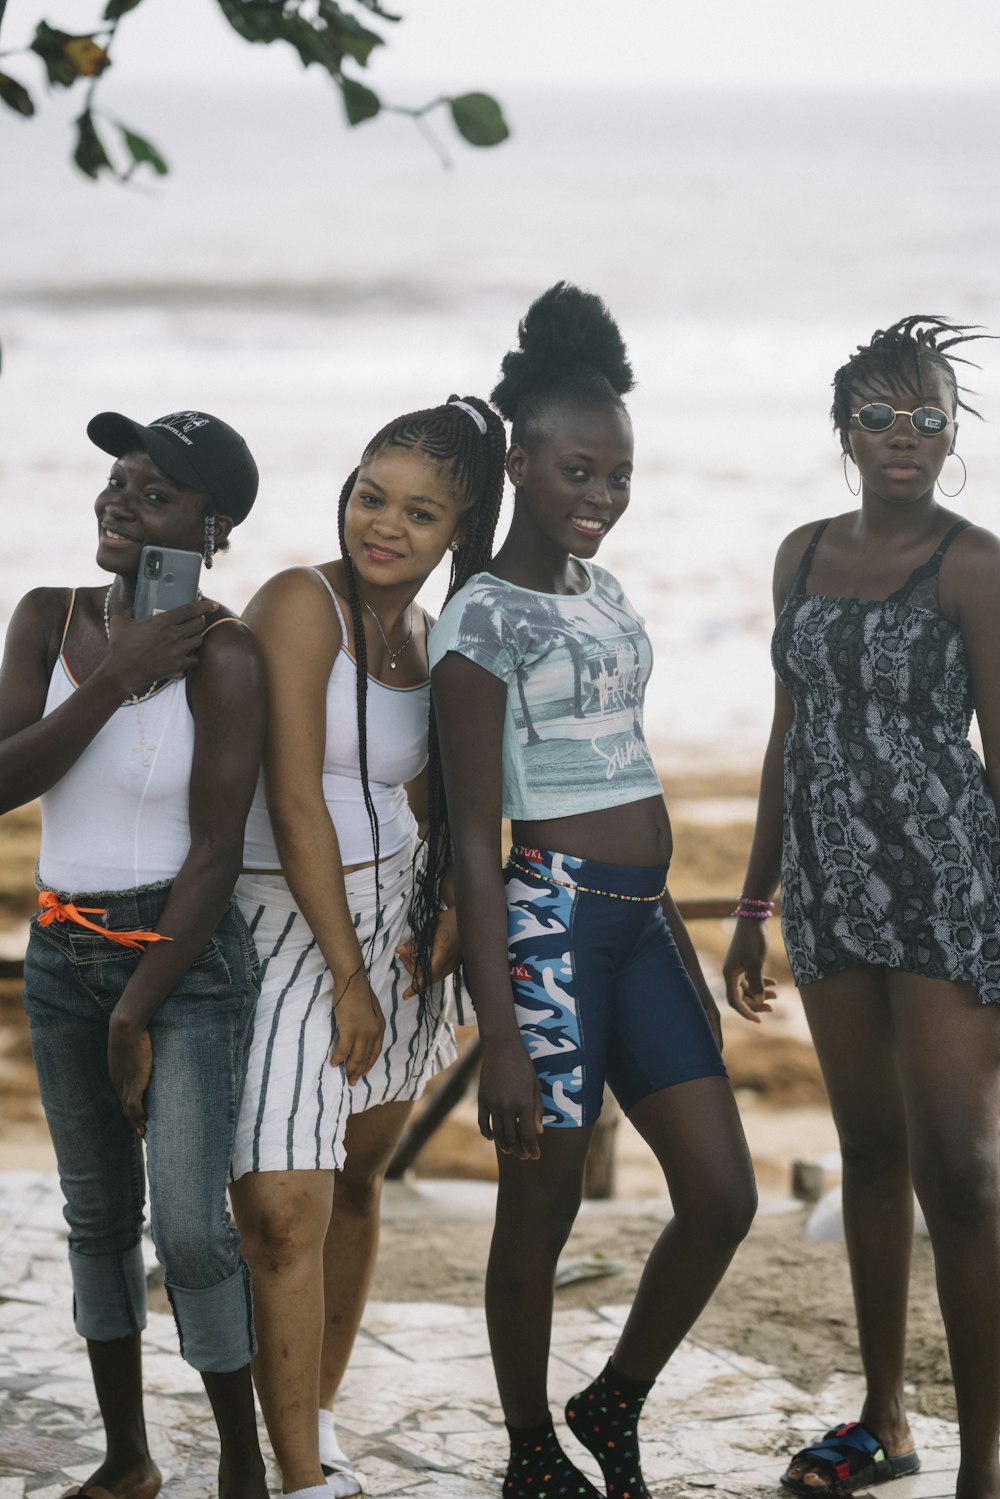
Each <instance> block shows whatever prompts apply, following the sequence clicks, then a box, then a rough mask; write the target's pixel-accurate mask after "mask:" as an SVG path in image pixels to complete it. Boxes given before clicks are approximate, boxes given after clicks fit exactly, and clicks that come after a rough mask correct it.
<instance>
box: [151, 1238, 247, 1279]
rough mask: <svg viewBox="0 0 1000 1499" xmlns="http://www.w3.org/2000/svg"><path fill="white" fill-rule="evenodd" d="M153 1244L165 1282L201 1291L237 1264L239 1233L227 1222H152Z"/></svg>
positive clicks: (228, 1272)
mask: <svg viewBox="0 0 1000 1499" xmlns="http://www.w3.org/2000/svg"><path fill="white" fill-rule="evenodd" d="M152 1231H153V1243H154V1244H155V1245H156V1253H157V1257H158V1259H159V1260H160V1263H161V1264H162V1266H163V1272H164V1276H165V1278H166V1281H167V1283H168V1285H172V1286H182V1287H184V1289H185V1290H188V1291H203V1290H205V1289H206V1288H207V1287H209V1286H213V1285H215V1284H216V1283H217V1282H218V1281H220V1280H225V1279H227V1278H228V1277H229V1276H230V1275H232V1273H233V1271H234V1270H235V1269H236V1268H237V1266H238V1265H239V1263H240V1250H239V1236H238V1235H237V1233H236V1231H235V1229H233V1228H231V1227H230V1226H229V1225H228V1224H227V1223H225V1222H220V1223H219V1224H218V1225H217V1226H215V1227H214V1229H213V1225H212V1224H210V1223H195V1222H168V1223H167V1224H164V1223H163V1221H162V1220H159V1221H155V1220H154V1222H153V1224H152Z"/></svg>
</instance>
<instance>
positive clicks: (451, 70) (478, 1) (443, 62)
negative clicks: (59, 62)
mask: <svg viewBox="0 0 1000 1499" xmlns="http://www.w3.org/2000/svg"><path fill="white" fill-rule="evenodd" d="M346 8H348V9H349V8H350V5H349V3H348V5H347V7H346ZM386 8H387V9H390V10H398V11H400V12H402V13H403V15H404V19H403V21H402V22H401V23H400V24H399V25H398V26H391V25H389V24H388V23H384V22H377V21H376V22H374V25H375V28H376V29H382V30H383V31H385V32H386V33H387V34H390V35H391V38H392V45H391V46H390V47H387V48H386V49H385V51H384V52H383V53H382V54H381V55H380V56H379V57H378V58H377V59H376V60H375V61H374V62H373V66H372V68H371V69H370V70H369V71H370V77H371V80H372V82H373V84H375V86H376V87H377V86H378V85H379V84H383V85H385V86H389V85H391V86H393V87H396V88H397V89H399V88H401V89H405V88H406V87H408V86H409V85H411V84H413V85H418V84H422V83H424V82H425V81H430V82H432V83H433V84H434V85H435V86H436V87H440V88H441V89H442V90H447V91H451V92H455V91H458V90H461V89H465V88H485V89H497V90H501V91H502V90H503V89H504V88H506V89H508V90H509V89H510V88H511V87H513V86H516V85H517V84H524V85H530V86H536V85H539V84H545V83H547V82H551V83H555V84H559V85H562V86H566V87H571V88H577V89H583V88H589V87H593V86H594V85H597V84H607V85H611V86H614V87H619V88H624V87H628V86H629V85H630V84H632V85H636V84H638V85H640V86H642V87H644V88H649V87H656V86H657V85H660V86H664V87H670V88H677V87H684V86H687V87H697V88H702V87H721V88H731V87H746V88H768V89H776V88H788V87H793V88H821V87H831V88H836V87H845V86H846V87H863V88H882V89H891V90H898V89H907V90H909V89H938V88H955V87H966V88H967V87H973V88H996V87H997V79H998V74H1000V3H998V0H876V3H872V4H866V5H862V4H857V3H855V4H848V3H844V0H840V3H837V4H834V3H829V0H686V3H684V4H679V3H675V0H400V3H399V4H398V5H394V4H393V3H392V0H388V3H387V4H386ZM102 9H103V5H102V3H101V0H9V4H8V7H7V15H6V19H5V21H4V46H5V48H10V47H13V46H16V45H17V44H19V43H21V42H23V41H25V40H27V39H28V38H30V35H31V32H32V31H33V29H34V25H35V23H36V22H37V21H38V20H39V19H40V18H41V17H44V18H45V19H46V20H48V21H49V22H50V23H51V24H53V25H56V26H62V27H64V28H65V29H66V30H70V31H84V30H88V29H90V28H91V27H93V26H94V25H95V24H96V21H97V18H98V17H99V16H100V14H101V11H102ZM287 50H288V49H286V48H283V47H281V48H279V47H273V48H270V49H267V48H263V47H254V48H251V47H249V46H247V45H246V44H245V43H242V42H241V41H240V40H239V38H237V37H236V36H235V34H234V33H233V32H232V31H231V30H230V28H229V26H228V25H227V24H226V22H225V21H224V19H223V18H222V16H221V13H220V11H219V9H218V6H217V4H216V3H215V0H142V4H141V5H140V6H139V8H138V9H137V10H136V11H134V12H133V13H131V14H129V15H127V16H126V17H125V18H124V20H123V22H122V26H121V31H120V33H119V45H118V60H119V61H120V62H121V63H122V64H127V66H128V70H129V74H130V76H132V77H135V76H138V75H139V74H140V73H141V74H143V75H157V76H160V77H163V76H164V75H171V76H174V77H178V78H184V77H185V76H188V77H190V76H192V75H194V76H198V77H201V76H204V75H206V74H215V75H220V74H221V75H224V76H226V75H228V76H231V77H232V78H233V79H234V80H236V81H242V80H245V81H247V82H251V81H253V80H254V79H262V80H267V79H273V78H279V77H281V78H286V79H287V78H292V77H294V76H296V74H297V73H299V72H300V71H301V69H300V67H299V64H298V63H297V62H296V61H295V60H294V59H293V58H292V57H291V56H290V55H289V56H283V55H281V54H282V53H286V52H287ZM29 81H30V80H29V78H28V77H27V75H25V82H29ZM913 123H914V129H915V130H919V128H920V122H919V119H915V120H914V122H913Z"/></svg>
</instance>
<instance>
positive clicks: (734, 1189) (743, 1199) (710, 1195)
mask: <svg viewBox="0 0 1000 1499" xmlns="http://www.w3.org/2000/svg"><path fill="white" fill-rule="evenodd" d="M756 1213H757V1183H756V1181H755V1180H754V1176H753V1171H752V1170H751V1169H750V1168H749V1166H748V1167H747V1170H746V1171H745V1172H743V1173H741V1174H740V1176H739V1177H738V1178H728V1179H727V1180H726V1181H725V1182H721V1183H719V1184H717V1185H716V1186H715V1187H714V1188H713V1189H712V1190H711V1191H705V1192H703V1194H702V1195H700V1196H699V1198H698V1201H697V1202H696V1203H693V1204H689V1205H686V1206H678V1205H677V1204H675V1215H676V1218H677V1221H678V1224H679V1225H680V1226H681V1227H682V1228H683V1229H684V1230H685V1231H686V1232H688V1233H693V1234H694V1235H696V1236H697V1238H698V1239H700V1240H701V1241H702V1243H703V1244H704V1246H705V1249H706V1252H708V1253H713V1254H718V1253H719V1252H728V1253H730V1254H731V1253H732V1252H733V1251H734V1250H735V1249H736V1248H737V1247H738V1246H739V1245H740V1244H741V1243H742V1242H743V1240H744V1239H745V1238H746V1236H747V1234H748V1233H749V1232H750V1228H751V1225H752V1224H753V1220H754V1217H755V1216H756Z"/></svg>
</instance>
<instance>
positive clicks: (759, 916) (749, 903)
mask: <svg viewBox="0 0 1000 1499" xmlns="http://www.w3.org/2000/svg"><path fill="white" fill-rule="evenodd" d="M773 914H774V901H773V900H755V899H754V898H753V897H752V896H750V895H741V896H740V898H739V900H738V901H737V902H736V910H735V911H734V912H733V915H734V916H741V917H742V918H743V919H744V920H745V921H766V920H767V918H768V917H769V916H771V915H773Z"/></svg>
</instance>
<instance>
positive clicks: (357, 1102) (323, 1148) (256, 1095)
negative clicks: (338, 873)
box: [232, 845, 455, 1181]
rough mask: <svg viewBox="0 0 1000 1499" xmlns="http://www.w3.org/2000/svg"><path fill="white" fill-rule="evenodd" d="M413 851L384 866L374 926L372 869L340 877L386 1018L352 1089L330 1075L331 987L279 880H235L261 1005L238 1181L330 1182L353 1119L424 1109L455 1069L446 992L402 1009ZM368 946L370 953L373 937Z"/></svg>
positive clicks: (236, 1166) (235, 1172)
mask: <svg viewBox="0 0 1000 1499" xmlns="http://www.w3.org/2000/svg"><path fill="white" fill-rule="evenodd" d="M413 853H414V850H413V846H412V845H409V846H407V847H406V848H403V849H401V850H400V851H399V853H396V854H391V855H389V857H388V858H385V859H383V860H382V861H381V863H380V866H379V885H380V890H379V894H380V898H381V905H382V912H381V923H380V925H379V927H378V929H377V931H376V923H375V868H374V865H369V866H367V867H366V868H364V869H357V870H354V871H353V872H352V873H350V874H347V875H345V877H344V881H345V885H346V889H347V901H348V905H349V907H350V910H351V915H352V916H353V918H354V925H355V927H356V928H357V933H358V941H359V942H360V944H361V950H362V952H363V953H364V954H365V958H366V961H367V962H368V973H369V982H370V983H371V986H372V990H373V991H374V993H375V994H376V996H377V998H378V1001H379V1003H380V1004H381V1006H382V1012H383V1014H384V1015H385V1039H384V1041H383V1045H382V1051H381V1054H380V1056H379V1058H378V1061H377V1062H376V1063H375V1065H374V1067H373V1068H372V1069H371V1071H370V1072H369V1073H368V1074H367V1076H365V1077H363V1078H361V1080H360V1081H359V1082H357V1083H355V1084H354V1086H353V1087H349V1086H348V1083H347V1078H346V1075H345V1073H344V1069H343V1067H331V1066H330V1064H329V1058H330V1054H331V1052H332V1051H333V1048H334V1045H335V1043H336V1036H337V1025H336V1021H335V1019H334V1014H333V1004H332V999H333V979H332V976H331V974H330V970H329V969H328V968H327V966H326V962H325V960H324V958H323V954H322V953H321V952H320V950H319V947H318V945H317V943H316V939H315V937H314V936H313V934H312V932H311V931H310V929H309V927H308V925H307V924H306V919H305V917H304V916H303V915H302V912H301V911H300V910H299V908H298V906H297V905H296V904H295V901H294V899H293V897H292V893H291V891H290V890H289V888H288V885H287V883H286V882H285V880H284V879H283V878H282V876H281V875H269V874H250V875H241V876H240V879H239V881H238V883H237V886H236V899H237V901H238V902H239V906H240V909H241V911H242V912H243V915H244V916H245V917H246V919H247V921H248V923H249V925H250V930H251V932H252V933H253V937H254V942H255V943H256V945H257V952H258V955H259V957H260V966H261V994H260V999H259V1000H258V1002H257V1014H256V1019H255V1021H254V1031H253V1040H252V1042H251V1045H250V1052H249V1057H248V1061H247V1074H246V1081H245V1083H244V1088H243V1098H242V1102H241V1105H240V1117H239V1123H238V1125H237V1129H236V1143H235V1146H234V1150H233V1166H232V1178H233V1180H234V1181H236V1180H238V1179H239V1178H240V1177H241V1176H244V1175H245V1174H246V1173H247V1172H248V1171H330V1170H333V1171H336V1170H338V1169H339V1168H340V1167H341V1166H342V1165H343V1163H344V1131H345V1129H346V1127H347V1120H348V1117H349V1116H350V1115H351V1114H355V1113H360V1112H362V1111H363V1110H364V1109H370V1108H374V1107H376V1106H377V1105H378V1104H381V1103H396V1102H408V1101H411V1100H413V1099H415V1098H419V1097H420V1094H421V1093H422V1092H423V1090H424V1085H425V1084H426V1082H427V1079H428V1078H429V1077H432V1076H433V1075H434V1073H435V1072H439V1071H440V1070H441V1069H442V1068H443V1067H447V1066H448V1064H449V1063H450V1062H453V1061H454V1059H455V1036H454V1030H453V1028H452V1025H451V1023H450V1021H449V1018H448V1013H447V1005H446V1002H445V991H446V989H447V988H450V985H445V984H437V985H435V986H434V988H433V990H432V991H431V992H430V993H429V994H428V996H427V998H426V999H425V1000H423V1001H421V1000H419V999H416V998H413V999H403V997H402V995H403V991H404V990H405V989H406V988H408V987H409V984H410V975H409V974H408V973H407V971H406V969H405V968H404V967H403V965H402V963H401V962H400V960H399V958H398V956H397V954H396V948H397V947H398V946H400V944H401V943H403V942H406V941H407V939H408V938H409V937H410V935H411V932H410V925H409V920H408V913H409V906H410V896H411V892H412V888H413ZM373 937H374V939H375V940H374V943H373V942H372V938H373Z"/></svg>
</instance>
